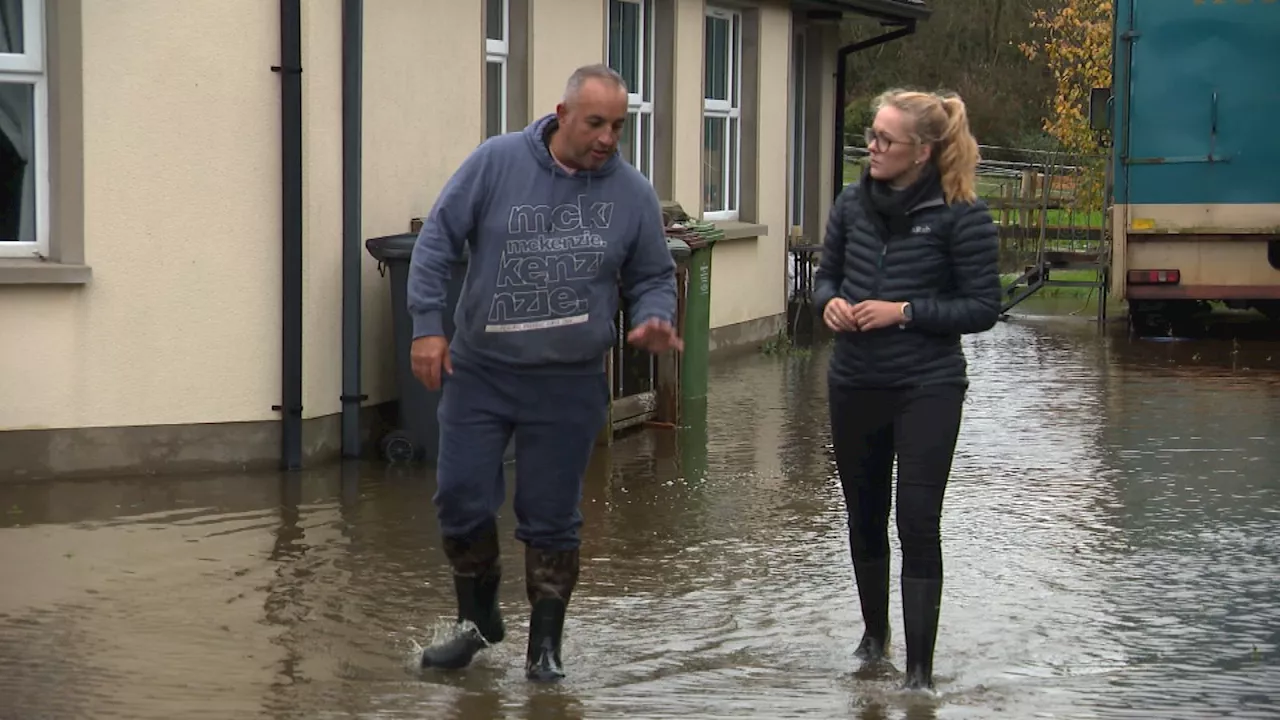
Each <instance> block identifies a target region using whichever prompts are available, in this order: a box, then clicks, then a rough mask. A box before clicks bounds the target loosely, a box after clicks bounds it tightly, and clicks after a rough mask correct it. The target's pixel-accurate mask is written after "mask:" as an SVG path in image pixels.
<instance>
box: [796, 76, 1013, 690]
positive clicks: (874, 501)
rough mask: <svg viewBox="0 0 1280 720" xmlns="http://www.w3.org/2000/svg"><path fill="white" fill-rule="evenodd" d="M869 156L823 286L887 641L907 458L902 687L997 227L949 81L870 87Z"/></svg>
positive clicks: (874, 639)
mask: <svg viewBox="0 0 1280 720" xmlns="http://www.w3.org/2000/svg"><path fill="white" fill-rule="evenodd" d="M875 110H876V115H875V120H874V123H873V125H872V127H871V128H869V129H868V130H867V146H868V148H869V150H870V153H871V163H870V166H869V167H868V168H867V170H866V171H865V172H864V173H863V175H862V179H861V181H860V182H859V183H858V184H856V185H850V186H848V187H846V188H845V189H844V191H843V192H842V193H840V196H839V197H838V198H837V199H836V202H835V205H834V207H832V208H831V215H830V218H829V219H828V222H827V232H826V239H825V241H824V250H823V254H822V262H821V264H820V266H819V268H818V270H817V273H816V283H815V286H816V290H815V296H816V297H815V301H816V306H817V311H818V312H820V313H821V314H822V319H823V321H824V322H825V323H826V324H827V326H828V327H830V328H831V329H832V330H833V331H834V332H835V333H836V343H835V351H834V353H833V356H832V360H831V366H830V369H829V373H828V383H829V386H830V393H829V394H830V411H831V436H832V442H833V444H834V445H835V451H836V465H837V468H838V470H839V474H840V482H841V484H842V485H843V487H844V496H845V504H846V508H847V510H848V514H849V547H850V552H851V554H852V556H853V569H854V577H855V579H856V581H857V585H858V597H859V600H860V601H861V604H862V619H863V622H864V624H865V631H864V634H863V637H862V641H861V643H860V644H859V645H858V648H857V650H856V651H855V655H856V656H857V657H858V658H860V659H861V660H863V661H864V662H866V663H879V662H880V661H881V660H882V659H883V658H884V656H885V654H886V651H887V650H888V648H889V533H888V530H889V508H890V491H891V487H892V472H893V462H894V458H895V456H896V458H897V461H898V492H897V525H898V537H899V539H900V541H901V543H902V614H903V627H904V630H905V634H906V646H907V666H906V686H907V687H908V688H913V689H920V688H932V687H933V647H934V638H935V637H936V635H937V628H938V609H939V607H940V603H941V598H942V546H941V541H940V538H939V521H940V518H941V514H942V498H943V493H944V492H945V490H946V486H947V478H948V475H949V474H950V472H951V458H952V455H953V453H954V451H955V445H956V437H957V434H958V433H959V430H960V416H961V406H962V405H963V403H964V397H965V393H966V391H967V389H968V384H969V383H968V376H967V372H966V368H967V364H966V361H965V356H964V351H963V349H962V348H961V345H960V336H961V335H963V334H966V333H978V332H983V331H985V330H988V329H990V328H991V327H992V326H994V325H995V323H996V320H997V315H998V314H999V309H1000V293H1001V288H1000V276H999V271H998V269H997V265H996V260H997V253H998V244H999V243H998V238H997V232H996V228H995V225H994V224H993V223H992V221H991V216H990V214H989V213H988V212H987V209H986V205H985V204H984V203H983V202H982V201H981V200H979V199H978V197H977V195H976V193H975V192H974V183H975V180H976V171H977V165H978V144H977V142H976V141H975V140H974V138H973V135H972V134H970V132H969V121H968V118H967V115H966V113H965V107H964V102H963V101H962V100H961V99H960V98H959V97H956V96H954V95H937V94H931V93H920V92H907V91H901V90H894V91H890V92H886V93H885V94H883V95H881V96H880V97H879V98H878V99H877V100H876V103H875Z"/></svg>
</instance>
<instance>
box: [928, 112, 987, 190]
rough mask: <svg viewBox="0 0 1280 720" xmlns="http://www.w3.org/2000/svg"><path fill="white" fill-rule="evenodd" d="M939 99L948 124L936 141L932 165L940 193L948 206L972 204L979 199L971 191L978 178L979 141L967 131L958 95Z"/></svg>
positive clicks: (966, 118)
mask: <svg viewBox="0 0 1280 720" xmlns="http://www.w3.org/2000/svg"><path fill="white" fill-rule="evenodd" d="M940 99H941V101H942V109H943V111H944V112H946V114H947V124H946V127H945V128H944V129H943V131H942V138H941V139H940V140H939V141H938V146H937V150H935V152H937V158H936V160H935V161H934V162H936V163H937V165H938V173H939V174H940V175H941V176H942V191H943V193H944V194H945V195H946V197H947V202H948V203H954V202H956V201H963V202H967V203H971V202H973V201H975V200H977V199H978V193H977V191H976V190H975V189H974V185H975V184H976V182H977V175H978V159H979V154H978V141H977V140H976V139H974V137H973V133H972V132H970V131H969V113H968V112H966V111H965V107H964V101H963V100H961V99H960V98H959V96H957V95H949V96H944V97H942V98H940ZM938 151H940V152H938Z"/></svg>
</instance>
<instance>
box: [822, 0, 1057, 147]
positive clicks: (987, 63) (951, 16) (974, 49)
mask: <svg viewBox="0 0 1280 720" xmlns="http://www.w3.org/2000/svg"><path fill="white" fill-rule="evenodd" d="M1051 1H1052V2H1057V0H1051ZM1045 4H1046V0H938V1H936V2H931V3H930V5H931V6H932V7H933V9H934V10H933V15H932V16H931V17H930V18H929V19H928V20H927V21H925V22H922V23H920V25H919V27H918V28H917V30H916V33H915V34H913V35H911V36H909V37H906V38H901V39H898V40H894V41H893V42H891V43H887V44H885V45H880V46H878V47H875V48H872V49H870V50H866V51H864V52H860V53H856V54H854V55H853V56H852V57H851V58H850V59H849V84H848V87H847V88H846V89H847V91H848V93H849V94H848V99H849V102H850V105H851V106H852V107H850V108H848V115H847V116H848V117H850V119H854V120H856V124H854V125H852V126H851V127H850V131H851V132H853V133H859V134H860V133H861V131H862V127H863V125H864V124H867V123H869V122H870V118H871V108H870V102H871V99H872V98H874V97H875V96H876V95H878V94H879V93H880V92H882V91H884V90H887V89H889V88H892V87H904V88H910V89H918V90H953V91H955V92H958V93H959V94H960V95H961V97H963V98H964V100H965V104H966V105H967V106H968V110H969V122H970V124H971V126H972V128H973V132H974V134H975V135H977V137H978V141H979V142H981V143H982V144H984V145H1004V146H1014V147H1029V146H1036V145H1040V144H1042V142H1041V138H1042V137H1043V135H1044V131H1043V129H1042V127H1041V126H1042V124H1043V122H1044V118H1045V115H1046V114H1047V113H1048V112H1049V110H1050V106H1049V102H1048V100H1049V98H1050V97H1052V95H1053V90H1054V84H1053V78H1052V76H1051V75H1050V74H1049V72H1048V69H1047V68H1046V66H1045V63H1044V62H1042V61H1041V62H1030V63H1029V62H1027V58H1026V56H1025V55H1024V54H1023V52H1022V50H1021V47H1022V45H1023V44H1025V43H1030V42H1034V41H1035V40H1036V37H1037V35H1038V34H1039V31H1038V30H1037V29H1036V28H1034V27H1033V24H1032V23H1033V20H1034V18H1035V10H1036V9H1037V8H1040V7H1044V6H1045ZM885 30H886V28H884V27H882V26H881V25H880V24H879V23H878V22H876V21H874V20H871V19H867V18H858V19H850V20H848V21H846V22H845V25H844V28H843V31H842V38H841V41H842V42H844V43H848V42H854V41H856V40H864V39H866V38H869V37H873V36H875V35H878V34H880V33H883V32H885ZM857 142H859V143H860V142H861V141H860V139H858V140H857Z"/></svg>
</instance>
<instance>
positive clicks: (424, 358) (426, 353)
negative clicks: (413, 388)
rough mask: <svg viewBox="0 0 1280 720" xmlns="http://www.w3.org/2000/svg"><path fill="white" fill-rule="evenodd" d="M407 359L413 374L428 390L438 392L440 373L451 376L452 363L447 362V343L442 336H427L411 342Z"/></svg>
mask: <svg viewBox="0 0 1280 720" xmlns="http://www.w3.org/2000/svg"><path fill="white" fill-rule="evenodd" d="M409 359H410V360H411V361H412V362H413V374H414V376H415V377H417V378H418V380H420V381H422V384H423V385H426V386H427V389H428V390H439V389H440V381H441V377H442V376H441V372H446V373H449V374H450V375H452V374H453V363H451V362H449V341H448V340H445V339H444V336H442V335H428V336H427V337H420V338H418V339H417V340H414V341H413V346H412V347H411V348H410V349H409Z"/></svg>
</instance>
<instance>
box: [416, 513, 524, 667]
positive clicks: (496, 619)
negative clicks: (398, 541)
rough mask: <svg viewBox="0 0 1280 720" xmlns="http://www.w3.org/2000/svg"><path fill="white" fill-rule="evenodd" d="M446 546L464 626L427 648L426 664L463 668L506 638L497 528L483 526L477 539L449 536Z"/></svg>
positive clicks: (423, 659) (460, 617)
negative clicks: (500, 602)
mask: <svg viewBox="0 0 1280 720" xmlns="http://www.w3.org/2000/svg"><path fill="white" fill-rule="evenodd" d="M444 549H445V554H446V555H447V556H448V557H449V562H450V564H451V565H452V566H453V587H454V592H455V594H456V596H457V600H458V624H459V625H461V626H463V627H461V628H460V631H459V632H458V633H457V634H456V635H454V636H453V637H452V638H450V639H448V640H445V641H444V642H441V643H439V644H436V645H432V646H431V647H429V648H426V649H425V650H423V652H422V666H423V667H424V668H425V667H430V668H440V669H442V670H460V669H462V668H465V667H467V666H468V665H470V664H471V661H472V659H474V658H475V655H476V653H478V652H480V651H481V650H483V649H484V648H486V647H488V646H489V645H492V644H494V643H499V642H502V640H503V638H504V637H506V628H505V626H504V625H503V622H502V613H501V611H500V610H499V608H498V587H499V585H500V584H501V580H502V566H501V564H500V563H499V561H498V532H497V528H496V526H492V525H490V526H488V527H485V528H482V529H481V531H480V532H479V533H478V534H477V535H476V536H475V537H474V538H445V540H444ZM467 623H470V625H468V624H467Z"/></svg>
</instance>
